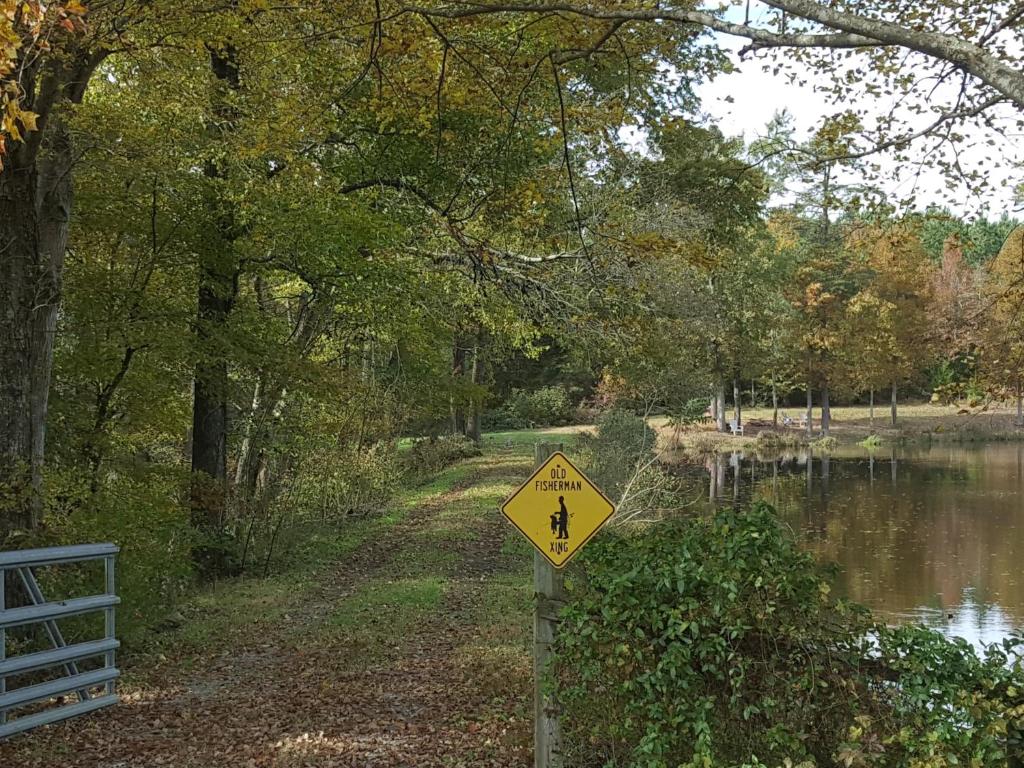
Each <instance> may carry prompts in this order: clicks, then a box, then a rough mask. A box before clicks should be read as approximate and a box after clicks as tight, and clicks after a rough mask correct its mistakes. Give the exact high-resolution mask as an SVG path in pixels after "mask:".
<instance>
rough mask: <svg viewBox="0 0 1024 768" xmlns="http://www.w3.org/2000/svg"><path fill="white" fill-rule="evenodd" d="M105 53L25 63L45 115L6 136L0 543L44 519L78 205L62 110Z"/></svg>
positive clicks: (33, 106) (33, 100)
mask: <svg viewBox="0 0 1024 768" xmlns="http://www.w3.org/2000/svg"><path fill="white" fill-rule="evenodd" d="M100 60H101V59H100V58H98V57H96V58H90V57H88V56H86V55H85V54H84V53H82V54H80V55H77V56H76V55H74V54H68V55H67V56H65V57H63V58H62V59H61V60H60V61H58V60H57V59H56V58H54V59H51V60H50V62H49V66H48V68H47V69H46V71H45V72H42V73H40V72H39V71H37V70H34V68H33V66H29V65H27V67H26V69H25V72H24V77H23V80H22V85H23V87H24V92H25V100H24V106H25V108H26V109H28V110H32V111H35V112H37V113H38V114H39V118H38V125H39V130H38V131H36V132H32V133H29V134H28V135H26V137H25V141H24V142H20V143H16V142H13V141H10V140H8V149H9V152H8V156H7V158H6V166H5V168H4V170H3V171H0V313H2V314H0V317H2V322H0V487H5V488H6V489H7V491H6V494H5V495H7V496H8V499H9V502H8V503H5V504H4V505H3V506H2V507H0V542H2V541H3V538H4V537H5V536H6V534H7V533H8V532H10V531H11V530H14V529H18V528H32V527H34V526H36V525H38V524H39V522H40V520H41V513H42V477H43V462H44V458H45V455H46V414H47V408H48V406H49V393H50V379H51V376H52V372H53V342H54V336H55V335H56V330H57V312H58V309H59V307H60V298H61V284H62V279H63V272H64V252H65V250H66V249H67V240H68V225H69V221H70V218H71V210H72V206H73V202H74V195H73V187H72V176H71V169H72V165H73V147H72V141H71V136H70V133H69V131H68V129H67V125H66V118H65V115H64V110H66V109H68V108H69V106H70V105H72V104H78V103H79V102H80V101H81V99H82V96H83V95H84V93H85V88H86V85H87V84H88V81H89V78H90V77H91V75H92V72H93V71H94V69H95V67H96V66H97V65H98V64H99V62H100ZM37 83H38V89H37Z"/></svg>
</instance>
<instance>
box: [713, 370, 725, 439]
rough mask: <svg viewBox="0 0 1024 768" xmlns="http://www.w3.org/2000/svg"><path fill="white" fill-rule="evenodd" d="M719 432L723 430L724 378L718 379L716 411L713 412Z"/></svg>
mask: <svg viewBox="0 0 1024 768" xmlns="http://www.w3.org/2000/svg"><path fill="white" fill-rule="evenodd" d="M715 416H716V419H717V422H718V423H717V425H716V426H717V427H718V431H719V432H725V430H726V426H725V379H723V378H721V377H719V379H718V413H717V414H715Z"/></svg>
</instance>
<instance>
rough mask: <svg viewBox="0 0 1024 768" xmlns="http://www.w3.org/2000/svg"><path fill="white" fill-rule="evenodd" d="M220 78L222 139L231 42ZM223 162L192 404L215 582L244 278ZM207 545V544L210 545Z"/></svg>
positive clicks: (201, 548)
mask: <svg viewBox="0 0 1024 768" xmlns="http://www.w3.org/2000/svg"><path fill="white" fill-rule="evenodd" d="M210 69H211V71H212V73H213V77H214V89H215V90H214V93H213V96H212V104H213V115H214V118H215V121H214V122H215V125H214V127H213V130H218V131H219V135H220V136H223V135H224V134H229V133H230V132H231V131H233V130H234V126H235V124H236V121H237V118H238V115H237V111H236V107H235V106H234V98H233V96H232V94H233V93H235V92H237V91H238V90H240V88H241V80H240V77H239V71H238V52H237V50H236V49H235V48H234V46H232V45H231V44H230V43H228V44H226V45H224V46H223V47H221V48H212V47H211V48H210ZM225 162H226V161H224V160H220V161H217V160H211V161H210V162H209V163H208V164H207V166H206V168H204V174H205V176H206V177H207V179H208V180H209V184H208V189H209V206H210V209H211V210H212V211H213V212H214V222H213V229H214V235H215V236H213V237H211V238H210V241H209V242H208V243H207V244H206V247H205V248H204V249H203V250H202V251H201V252H200V254H199V290H198V297H197V311H196V346H197V351H198V360H197V362H196V366H195V372H194V387H193V400H192V488H191V508H192V512H191V515H192V524H193V526H194V527H195V528H196V529H197V530H198V531H199V532H200V533H201V534H202V538H201V540H200V542H199V544H198V545H197V547H196V549H195V552H194V557H195V559H196V561H197V563H198V564H199V565H200V567H201V569H202V570H203V571H204V572H205V573H206V574H207V575H212V574H216V573H221V572H223V571H224V570H225V567H226V564H227V561H226V555H227V553H226V552H224V551H223V548H222V546H221V544H219V543H218V542H217V541H216V539H217V537H218V536H219V535H220V533H221V532H222V530H223V526H224V517H225V512H226V505H227V478H228V469H227V465H228V445H227V443H228V426H229V425H228V362H227V357H226V352H225V344H224V340H225V336H226V330H227V323H228V318H229V316H230V314H231V311H232V309H233V308H234V305H235V300H236V298H237V296H238V278H239V273H240V267H239V260H238V255H237V254H236V252H235V241H236V240H237V239H238V237H239V234H240V233H239V231H238V226H237V222H236V216H235V210H234V203H233V202H232V201H231V200H230V199H229V198H228V197H227V195H225V194H224V193H223V191H222V186H223V185H224V183H225V182H226V180H227V177H228V169H227V167H226V165H225ZM203 539H205V540H203Z"/></svg>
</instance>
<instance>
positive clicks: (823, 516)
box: [701, 443, 1024, 646]
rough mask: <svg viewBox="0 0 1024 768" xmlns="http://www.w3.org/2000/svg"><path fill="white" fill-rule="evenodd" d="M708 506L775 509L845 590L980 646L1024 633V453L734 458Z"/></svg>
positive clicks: (949, 449) (1002, 449)
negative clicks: (759, 503) (752, 504)
mask: <svg viewBox="0 0 1024 768" xmlns="http://www.w3.org/2000/svg"><path fill="white" fill-rule="evenodd" d="M704 469H705V472H706V474H705V476H704V477H705V479H704V480H703V481H701V482H703V483H704V484H705V489H704V492H705V493H706V496H705V498H706V499H708V500H709V501H713V502H714V503H716V504H723V503H732V502H734V501H749V500H750V499H765V500H768V501H771V502H772V503H774V504H775V505H776V506H777V507H778V509H779V511H780V514H781V515H782V517H783V519H784V520H785V521H786V522H787V523H788V524H789V525H790V526H791V527H792V528H793V530H794V531H795V532H796V533H797V534H798V536H799V538H800V540H801V541H802V542H803V545H804V546H805V547H806V548H807V549H809V550H810V551H811V552H813V553H814V554H815V555H816V556H817V557H818V559H819V560H821V561H823V562H831V563H835V564H836V565H837V566H838V567H839V572H838V577H837V578H838V587H839V589H840V590H841V592H842V593H843V594H844V595H845V596H847V597H849V598H852V599H854V600H856V601H858V602H860V603H863V604H864V605H867V606H869V607H871V608H872V609H874V610H875V611H876V612H878V613H879V614H880V615H882V616H883V617H885V618H888V619H889V620H892V621H915V622H919V623H923V624H926V625H928V626H931V627H934V628H936V629H938V630H940V631H941V632H943V633H944V634H947V635H950V636H959V637H963V638H964V639H966V640H968V641H969V642H971V643H973V644H975V645H976V646H977V645H981V644H985V643H991V642H996V641H999V640H1001V639H1002V638H1004V637H1006V636H1007V635H1009V634H1010V633H1012V632H1015V631H1021V630H1024V444H1021V443H992V444H982V445H978V444H966V445H964V444H937V443H932V444H931V445H927V446H917V447H894V448H889V447H883V448H881V449H878V450H875V451H872V452H870V453H869V452H867V451H866V450H861V449H847V450H840V451H837V452H833V453H832V454H831V455H823V454H820V453H815V454H811V453H808V452H807V451H799V452H790V453H785V454H782V455H778V456H771V457H766V456H764V455H761V454H758V455H753V454H746V455H744V454H742V453H734V454H732V455H731V456H730V455H728V454H726V455H720V456H717V457H715V458H709V459H707V460H706V464H705V467H704Z"/></svg>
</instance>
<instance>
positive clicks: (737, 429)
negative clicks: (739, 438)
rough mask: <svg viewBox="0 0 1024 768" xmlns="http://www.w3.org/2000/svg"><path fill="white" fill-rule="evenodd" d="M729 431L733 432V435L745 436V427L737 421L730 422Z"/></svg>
mask: <svg viewBox="0 0 1024 768" xmlns="http://www.w3.org/2000/svg"><path fill="white" fill-rule="evenodd" d="M729 429H730V430H731V431H732V433H733V435H742V434H743V425H742V424H739V423H737V421H736V419H733V420H732V421H730V422H729Z"/></svg>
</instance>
